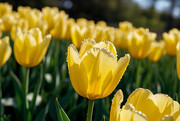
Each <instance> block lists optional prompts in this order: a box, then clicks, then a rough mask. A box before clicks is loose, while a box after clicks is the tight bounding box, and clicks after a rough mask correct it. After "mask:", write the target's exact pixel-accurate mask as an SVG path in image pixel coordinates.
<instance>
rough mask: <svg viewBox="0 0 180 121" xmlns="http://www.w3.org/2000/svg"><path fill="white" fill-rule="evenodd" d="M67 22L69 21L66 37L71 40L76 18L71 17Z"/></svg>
mask: <svg viewBox="0 0 180 121" xmlns="http://www.w3.org/2000/svg"><path fill="white" fill-rule="evenodd" d="M67 22H68V23H67V30H66V34H65V39H67V40H71V39H72V38H71V30H72V27H73V26H74V24H75V20H74V19H73V18H69V19H68V21H67Z"/></svg>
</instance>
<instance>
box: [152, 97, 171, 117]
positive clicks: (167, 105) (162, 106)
mask: <svg viewBox="0 0 180 121" xmlns="http://www.w3.org/2000/svg"><path fill="white" fill-rule="evenodd" d="M154 97H155V98H156V103H157V107H158V108H159V111H160V113H161V116H160V118H163V116H165V115H169V114H171V110H172V108H173V107H172V104H173V100H172V98H170V97H169V96H168V95H165V94H156V95H154Z"/></svg>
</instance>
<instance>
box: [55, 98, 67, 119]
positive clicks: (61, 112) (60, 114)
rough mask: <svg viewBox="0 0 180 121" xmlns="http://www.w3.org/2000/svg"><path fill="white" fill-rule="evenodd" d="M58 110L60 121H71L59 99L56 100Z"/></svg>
mask: <svg viewBox="0 0 180 121" xmlns="http://www.w3.org/2000/svg"><path fill="white" fill-rule="evenodd" d="M56 110H57V117H58V121H70V119H69V118H68V116H67V114H66V113H65V111H64V110H63V109H62V107H61V106H60V104H59V102H58V99H57V98H56Z"/></svg>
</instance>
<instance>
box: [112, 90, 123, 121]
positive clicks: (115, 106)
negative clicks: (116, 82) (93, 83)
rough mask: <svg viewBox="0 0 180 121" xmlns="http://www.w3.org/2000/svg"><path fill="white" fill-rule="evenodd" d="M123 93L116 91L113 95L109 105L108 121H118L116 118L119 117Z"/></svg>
mask: <svg viewBox="0 0 180 121" xmlns="http://www.w3.org/2000/svg"><path fill="white" fill-rule="evenodd" d="M123 97H124V96H123V93H122V91H121V90H118V91H117V92H116V94H115V95H114V98H113V100H112V105H111V112H110V121H118V120H117V119H118V117H119V116H120V106H121V103H122V102H123Z"/></svg>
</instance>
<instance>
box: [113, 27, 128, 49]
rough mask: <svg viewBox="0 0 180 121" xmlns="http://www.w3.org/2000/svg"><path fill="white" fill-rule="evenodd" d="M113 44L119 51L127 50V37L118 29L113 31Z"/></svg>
mask: <svg viewBox="0 0 180 121" xmlns="http://www.w3.org/2000/svg"><path fill="white" fill-rule="evenodd" d="M114 44H115V45H116V46H117V47H119V48H121V49H126V48H127V44H128V40H127V35H126V34H125V33H123V32H122V31H121V30H120V29H116V30H115V40H114Z"/></svg>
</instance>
